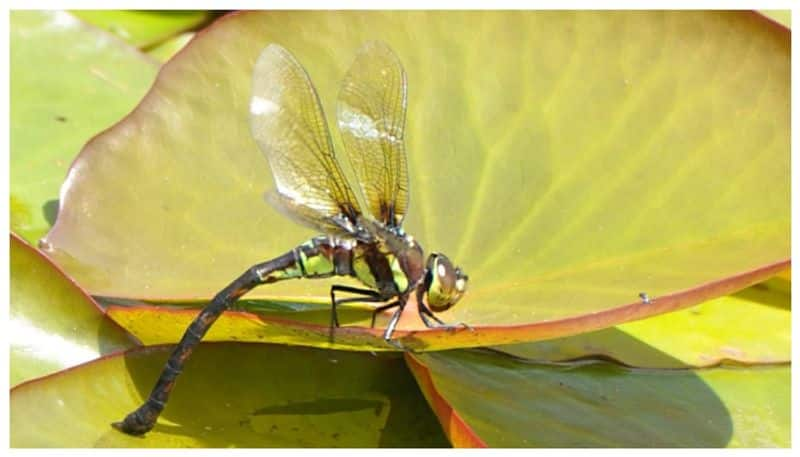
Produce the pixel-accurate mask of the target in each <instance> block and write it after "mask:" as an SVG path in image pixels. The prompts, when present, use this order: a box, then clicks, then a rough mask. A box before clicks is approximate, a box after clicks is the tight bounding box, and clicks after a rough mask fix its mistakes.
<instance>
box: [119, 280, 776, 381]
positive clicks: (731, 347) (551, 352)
mask: <svg viewBox="0 0 800 457" xmlns="http://www.w3.org/2000/svg"><path fill="white" fill-rule="evenodd" d="M791 298H792V297H791V292H790V290H788V288H786V281H785V280H784V279H782V278H774V279H771V280H769V281H767V282H764V283H760V284H756V285H755V286H752V287H749V288H747V289H744V290H742V291H740V292H737V293H735V294H733V295H727V296H725V297H721V298H718V299H715V300H709V301H707V302H703V303H701V304H699V305H696V306H693V307H691V308H689V309H685V310H681V311H675V312H672V313H667V314H664V315H661V316H655V317H651V318H649V319H643V320H640V321H636V322H630V323H627V324H622V325H619V326H616V327H612V328H607V329H603V330H598V331H595V332H589V333H584V334H581V335H573V336H568V337H564V338H555V339H552V340H547V341H538V342H535V343H525V344H513V345H504V346H497V347H495V349H497V350H499V351H502V352H505V353H508V354H512V355H515V356H518V357H523V358H526V359H531V360H541V361H547V360H549V361H567V360H573V359H579V358H582V357H591V356H605V357H609V358H612V359H614V360H616V361H618V362H620V363H623V364H625V365H628V366H633V367H648V368H687V367H708V366H713V365H718V364H720V363H723V362H725V361H734V362H738V363H742V364H774V363H782V362H790V361H791V359H792V352H791V350H792V345H791V342H792V341H791V340H792V311H791ZM123 326H124V325H123ZM765 329H769V331H764V330H765Z"/></svg>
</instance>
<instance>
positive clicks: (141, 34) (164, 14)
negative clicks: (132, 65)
mask: <svg viewBox="0 0 800 457" xmlns="http://www.w3.org/2000/svg"><path fill="white" fill-rule="evenodd" d="M72 14H74V15H75V16H77V17H79V18H80V19H82V20H84V21H86V22H88V23H90V24H93V25H96V26H98V27H101V28H103V29H106V30H108V31H109V32H111V33H113V34H115V35H117V36H119V37H120V38H122V39H123V40H125V41H127V42H128V43H131V44H132V45H134V46H136V47H139V48H148V47H151V46H155V45H157V44H159V43H162V42H164V41H167V40H168V39H170V38H172V37H174V36H175V35H178V34H179V33H181V32H184V31H186V30H190V29H193V28H195V27H197V26H199V25H201V24H203V23H204V22H207V21H208V20H209V19H210V18H211V13H210V12H208V11H144V10H139V11H132V10H126V11H125V10H76V11H72Z"/></svg>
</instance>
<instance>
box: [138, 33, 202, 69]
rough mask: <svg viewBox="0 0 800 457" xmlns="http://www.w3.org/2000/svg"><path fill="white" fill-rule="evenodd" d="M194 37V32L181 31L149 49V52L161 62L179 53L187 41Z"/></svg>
mask: <svg viewBox="0 0 800 457" xmlns="http://www.w3.org/2000/svg"><path fill="white" fill-rule="evenodd" d="M193 37H194V32H186V33H181V34H180V35H176V36H174V37H172V38H170V39H169V40H166V41H164V42H163V43H160V44H158V45H157V46H154V47H152V48H150V49H148V50H147V54H149V55H150V56H151V57H153V58H155V59H158V61H159V62H166V61H167V60H169V59H170V58H172V56H174V55H175V54H177V53H178V51H180V50H181V49H183V47H184V46H186V43H188V42H189V40H191V39H192V38H193Z"/></svg>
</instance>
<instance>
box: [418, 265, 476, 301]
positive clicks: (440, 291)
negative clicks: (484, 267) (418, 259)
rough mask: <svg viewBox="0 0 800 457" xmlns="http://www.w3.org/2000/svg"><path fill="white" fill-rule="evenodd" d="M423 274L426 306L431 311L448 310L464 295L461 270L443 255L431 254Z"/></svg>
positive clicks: (465, 283) (463, 276) (463, 281)
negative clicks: (426, 297) (426, 298)
mask: <svg viewBox="0 0 800 457" xmlns="http://www.w3.org/2000/svg"><path fill="white" fill-rule="evenodd" d="M426 270H427V272H426V274H425V290H426V292H427V293H428V306H429V307H430V308H431V310H432V311H436V312H440V311H445V310H447V309H449V308H450V307H451V306H453V305H455V304H456V302H458V300H459V299H460V298H461V296H462V295H464V292H465V291H466V290H467V280H469V277H467V275H465V274H464V273H463V272H462V271H461V268H458V267H454V266H453V263H452V262H450V259H448V258H447V256H445V255H444V254H438V253H435V252H434V253H432V254H431V255H430V256H429V257H428V264H427V268H426Z"/></svg>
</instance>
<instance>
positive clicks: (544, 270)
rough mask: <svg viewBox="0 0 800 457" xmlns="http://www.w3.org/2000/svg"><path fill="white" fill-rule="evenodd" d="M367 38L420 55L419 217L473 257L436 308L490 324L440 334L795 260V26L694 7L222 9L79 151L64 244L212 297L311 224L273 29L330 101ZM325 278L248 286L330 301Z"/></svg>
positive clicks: (584, 323) (420, 227) (458, 337)
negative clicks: (282, 163)
mask: <svg viewBox="0 0 800 457" xmlns="http://www.w3.org/2000/svg"><path fill="white" fill-rule="evenodd" d="M487 36H491V37H492V39H491V40H486V39H485V37H487ZM375 39H380V40H383V41H385V42H387V43H388V44H389V45H390V46H391V47H392V48H393V49H394V50H395V51H396V52H397V54H398V56H399V57H400V60H401V61H402V62H403V64H404V66H405V68H406V70H407V72H408V82H409V102H408V105H409V106H408V110H409V119H408V126H407V132H408V133H407V142H408V145H407V146H408V148H407V149H408V153H409V168H410V170H409V171H410V179H411V204H410V208H409V216H408V218H407V222H406V228H407V230H408V231H409V232H410V233H412V234H414V236H415V237H417V238H418V239H419V240H420V241H421V243H422V244H423V246H425V247H426V248H428V249H429V250H436V251H442V252H445V253H448V254H449V255H450V257H451V258H452V259H454V261H455V262H456V263H458V264H460V265H461V266H462V267H464V269H465V270H466V271H467V273H468V274H469V275H470V286H469V291H468V293H467V295H466V297H465V298H464V299H463V300H462V302H461V303H459V305H458V306H456V307H454V308H453V309H452V310H451V311H448V312H447V313H444V314H442V316H441V317H442V318H443V319H445V320H446V321H451V322H458V321H464V322H468V323H470V324H471V325H472V326H473V327H475V329H476V331H475V332H457V333H456V334H453V335H449V334H447V335H446V334H445V332H441V334H442V335H443V337H442V338H441V339H440V340H437V341H435V342H434V341H425V339H426V336H425V335H423V334H424V333H427V332H421V333H420V334H419V335H418V336H419V338H418V339H419V340H422V341H423V342H424V343H425V345H427V346H426V347H428V348H433V347H448V345H450V346H449V347H454V346H459V345H461V346H465V345H479V344H499V343H509V342H516V341H528V340H534V339H543V338H552V337H556V336H563V335H567V334H574V333H580V332H584V331H587V330H591V329H598V328H602V327H606V326H609V325H614V324H618V323H621V322H624V321H628V320H633V319H638V318H643V317H647V316H649V315H653V314H658V313H662V312H665V311H669V310H674V309H678V308H681V307H686V306H689V305H692V304H696V303H699V302H701V301H704V300H707V299H710V298H714V297H716V296H720V295H724V294H727V293H730V292H732V291H735V290H737V289H741V288H743V287H746V286H748V285H750V284H753V283H755V282H758V281H760V280H762V279H764V278H766V277H769V276H771V275H772V274H774V273H776V272H777V271H779V270H781V269H783V268H785V266H786V265H787V259H788V257H789V221H790V216H789V215H790V212H789V166H788V165H789V106H790V105H789V41H790V33H789V31H788V30H787V29H785V28H783V27H781V26H779V25H777V24H774V23H772V22H770V21H766V20H764V18H763V17H761V16H759V15H757V14H755V13H750V12H701V11H693V12H661V11H650V12H590V11H586V12H559V11H552V12H516V11H515V12H482V11H475V12H386V13H384V12H343V11H329V12H311V11H307V12H306V11H304V12H258V13H239V14H234V15H229V16H227V17H226V18H224V19H222V20H220V21H218V22H217V23H216V24H214V25H213V26H212V27H210V28H208V29H207V30H206V31H205V32H204V33H203V34H202V35H201V36H198V37H197V39H195V40H193V41H192V42H191V43H190V44H189V45H188V46H187V48H185V49H184V51H183V52H181V53H180V54H179V55H178V56H176V58H175V59H173V60H171V61H170V62H169V63H168V64H166V65H165V66H164V67H163V71H162V72H161V74H160V75H159V78H158V81H157V84H156V86H155V87H154V89H153V90H152V91H151V92H150V93H149V94H148V96H147V97H146V98H145V99H144V101H143V102H142V104H141V105H140V106H139V107H138V109H137V110H136V112H135V113H134V114H133V115H132V116H130V117H128V118H127V119H126V120H125V121H124V122H122V123H120V124H118V125H117V126H115V127H114V128H113V129H112V130H110V131H108V132H106V133H104V134H103V135H101V136H99V137H97V138H95V139H94V140H93V141H92V142H91V143H90V144H88V145H87V147H86V148H85V149H84V150H83V152H82V153H81V156H80V157H79V158H78V159H77V161H76V162H75V164H74V166H73V167H72V169H71V172H70V177H69V180H68V182H67V184H66V185H65V187H64V202H63V203H64V207H63V209H62V212H61V214H60V217H59V219H58V223H57V225H56V226H55V227H54V228H53V230H51V232H50V233H49V234H48V236H47V242H48V245H49V247H50V248H51V254H52V256H53V257H54V258H55V259H56V260H57V261H58V262H59V263H60V264H61V265H63V266H64V268H65V269H67V270H68V271H69V272H70V273H71V274H73V275H74V276H75V277H76V278H78V279H79V280H80V281H81V282H82V283H84V284H86V286H87V287H88V288H89V289H90V290H91V291H92V292H93V293H95V294H99V295H104V296H113V297H123V298H148V299H155V300H186V299H194V298H200V299H208V298H209V297H211V296H212V295H213V294H214V293H215V292H217V291H218V290H219V289H221V288H222V287H224V286H225V285H226V284H227V283H229V282H230V281H231V280H232V279H233V278H235V277H236V276H238V275H239V274H240V273H241V272H242V271H244V269H245V268H247V267H248V266H250V265H252V264H254V263H256V262H259V261H263V260H265V259H268V258H271V257H274V256H277V255H279V254H282V253H284V252H286V251H287V250H289V249H291V248H292V247H293V246H295V245H296V244H298V243H300V242H302V241H304V239H306V238H307V237H308V236H310V235H311V233H310V232H309V231H307V230H305V229H303V228H301V227H299V226H297V225H296V224H294V223H293V222H291V221H289V220H288V219H286V218H283V217H281V216H280V215H279V214H278V213H277V212H275V211H274V210H273V209H271V208H270V207H268V206H267V205H265V204H264V202H263V200H262V194H263V192H264V190H265V189H268V188H269V187H270V186H271V178H270V172H269V170H268V167H267V163H266V161H265V160H264V158H263V156H262V154H261V153H260V152H259V151H258V150H257V147H256V145H255V143H254V141H253V140H252V138H251V136H250V131H249V127H248V104H249V97H250V81H251V77H252V75H251V72H252V68H253V63H254V61H255V58H256V56H257V55H258V53H259V52H260V51H261V49H262V48H263V47H264V46H265V45H266V44H268V43H271V42H277V43H279V44H281V45H282V46H284V47H286V48H287V49H289V50H291V52H292V53H294V54H295V55H296V57H297V58H298V60H299V61H300V62H301V63H302V64H303V65H304V66H305V67H306V68H307V70H308V71H309V73H310V76H311V78H312V80H313V81H314V83H315V84H316V87H317V89H318V90H319V93H320V97H321V99H322V101H323V105H324V107H325V109H326V112H327V113H328V115H329V117H330V115H331V114H332V113H334V111H335V110H334V109H333V107H334V106H335V99H336V93H337V91H338V86H339V83H340V81H341V79H342V77H343V75H344V73H345V71H346V69H347V67H348V66H349V64H350V62H351V60H352V58H353V56H354V53H355V50H356V49H358V47H359V46H360V45H361V44H362V43H363V42H364V41H367V40H375ZM329 124H331V125H335V123H334V122H333V119H329ZM335 138H336V140H337V141H338V138H337V137H335ZM331 283H332V281H331V280H325V281H322V280H320V281H309V280H303V281H288V282H285V283H279V284H275V285H271V286H269V287H263V288H260V289H258V290H257V291H256V292H254V293H253V294H252V296H253V297H256V296H260V297H269V298H272V299H279V298H280V299H284V300H288V301H309V302H315V303H321V302H324V301H325V300H327V298H326V297H327V296H328V288H329V286H330V284H331ZM640 292H646V293H647V294H648V296H649V297H651V299H652V303H649V304H645V303H641V301H640V299H639V297H638V295H639V293H640ZM412 317H413V311H412ZM420 327H421V323H420V322H419V319H416V318H414V319H411V318H409V319H407V320H406V321H405V322H403V323H401V328H404V329H419V328H420ZM411 343H413V342H411Z"/></svg>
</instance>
